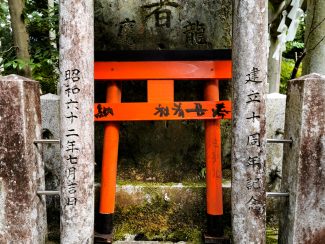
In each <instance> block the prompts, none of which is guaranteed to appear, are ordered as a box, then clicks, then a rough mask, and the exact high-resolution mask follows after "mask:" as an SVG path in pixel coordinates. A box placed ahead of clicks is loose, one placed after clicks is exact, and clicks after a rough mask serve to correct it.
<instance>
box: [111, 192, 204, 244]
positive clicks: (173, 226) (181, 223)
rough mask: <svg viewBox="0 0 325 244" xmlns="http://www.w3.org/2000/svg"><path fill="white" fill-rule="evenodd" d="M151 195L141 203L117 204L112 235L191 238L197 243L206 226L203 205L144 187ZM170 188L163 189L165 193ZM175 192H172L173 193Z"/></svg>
mask: <svg viewBox="0 0 325 244" xmlns="http://www.w3.org/2000/svg"><path fill="white" fill-rule="evenodd" d="M143 191H144V193H145V194H148V195H149V196H150V198H149V199H148V201H147V202H143V203H142V204H140V205H130V206H123V207H120V206H117V208H116V213H115V219H114V238H115V239H116V240H123V239H124V238H125V236H126V235H129V234H132V235H137V236H140V237H141V238H140V239H141V240H152V241H154V240H155V241H173V242H175V241H190V242H191V243H200V240H201V239H202V238H201V237H202V234H201V233H202V231H203V229H202V228H204V226H205V208H204V207H202V206H197V207H196V206H194V205H193V204H194V203H191V202H190V203H189V204H188V206H186V208H185V209H184V204H179V202H178V203H177V202H172V201H168V200H167V199H166V198H165V197H164V195H163V194H161V192H157V189H155V188H149V187H145V188H143ZM166 194H167V195H169V196H171V197H175V196H172V194H173V193H172V192H168V191H166V192H165V196H166ZM174 194H175V193H174Z"/></svg>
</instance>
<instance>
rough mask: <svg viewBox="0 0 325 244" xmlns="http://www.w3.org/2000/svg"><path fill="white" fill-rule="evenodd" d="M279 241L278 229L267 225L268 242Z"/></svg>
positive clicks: (268, 243) (270, 243) (275, 243)
mask: <svg viewBox="0 0 325 244" xmlns="http://www.w3.org/2000/svg"><path fill="white" fill-rule="evenodd" d="M277 243H278V229H277V228H271V227H267V229H266V244H277Z"/></svg>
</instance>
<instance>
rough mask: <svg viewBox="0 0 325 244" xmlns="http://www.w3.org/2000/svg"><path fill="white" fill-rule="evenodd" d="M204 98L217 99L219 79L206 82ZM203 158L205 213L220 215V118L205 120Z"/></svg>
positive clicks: (221, 212)
mask: <svg viewBox="0 0 325 244" xmlns="http://www.w3.org/2000/svg"><path fill="white" fill-rule="evenodd" d="M204 98H205V100H209V101H218V100H219V81H218V80H211V81H208V82H206V85H205V89H204ZM205 160H206V185H207V187H206V189H207V213H208V214H210V215H222V214H223V205H222V166H221V132H220V120H207V121H205Z"/></svg>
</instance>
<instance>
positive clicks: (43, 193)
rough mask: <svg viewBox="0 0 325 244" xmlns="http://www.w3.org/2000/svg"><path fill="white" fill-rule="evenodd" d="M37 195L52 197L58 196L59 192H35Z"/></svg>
mask: <svg viewBox="0 0 325 244" xmlns="http://www.w3.org/2000/svg"><path fill="white" fill-rule="evenodd" d="M37 194H38V195H47V196H53V195H60V191H37Z"/></svg>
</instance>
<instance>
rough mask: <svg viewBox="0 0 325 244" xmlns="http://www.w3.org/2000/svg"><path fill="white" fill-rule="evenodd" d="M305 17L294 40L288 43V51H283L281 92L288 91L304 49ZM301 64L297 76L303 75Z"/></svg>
mask: <svg viewBox="0 0 325 244" xmlns="http://www.w3.org/2000/svg"><path fill="white" fill-rule="evenodd" d="M304 34H305V19H304V17H303V18H302V19H301V21H300V23H299V27H298V30H297V34H296V37H295V39H294V40H293V41H290V42H287V43H286V51H285V52H283V58H282V63H281V78H280V81H281V83H280V93H283V94H286V93H287V83H288V80H290V77H291V74H292V71H293V69H294V67H295V63H296V60H297V57H298V56H299V55H300V54H301V53H302V52H303V50H304ZM301 72H302V69H301V66H300V67H299V69H298V72H297V77H299V76H301Z"/></svg>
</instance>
